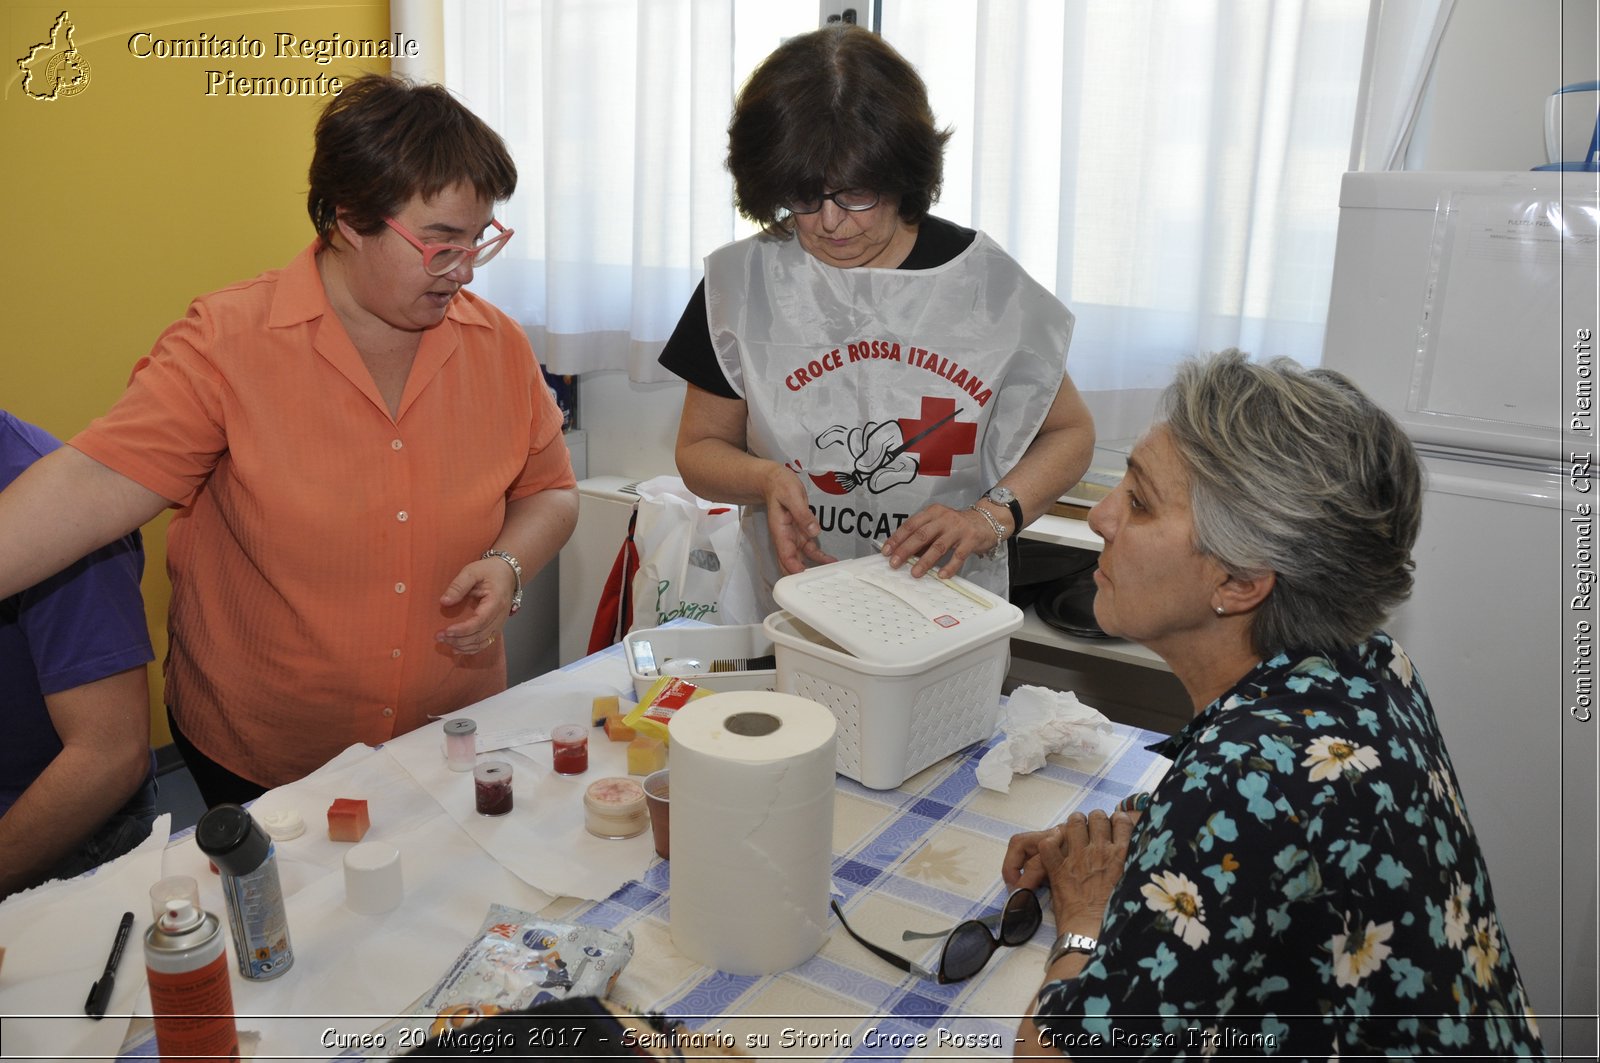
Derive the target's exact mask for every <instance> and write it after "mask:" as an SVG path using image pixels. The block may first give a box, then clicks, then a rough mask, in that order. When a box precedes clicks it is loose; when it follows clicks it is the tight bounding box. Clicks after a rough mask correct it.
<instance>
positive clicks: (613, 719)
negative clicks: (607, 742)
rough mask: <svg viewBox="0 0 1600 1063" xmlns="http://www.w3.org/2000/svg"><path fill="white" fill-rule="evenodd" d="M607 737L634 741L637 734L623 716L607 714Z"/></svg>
mask: <svg viewBox="0 0 1600 1063" xmlns="http://www.w3.org/2000/svg"><path fill="white" fill-rule="evenodd" d="M606 737H607V738H609V739H611V740H612V741H613V742H632V741H633V740H634V738H635V737H636V736H635V734H634V730H633V728H632V727H629V726H628V725H627V724H625V723H623V722H622V717H621V716H607V717H606Z"/></svg>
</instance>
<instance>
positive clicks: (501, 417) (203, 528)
mask: <svg viewBox="0 0 1600 1063" xmlns="http://www.w3.org/2000/svg"><path fill="white" fill-rule="evenodd" d="M315 250H316V247H315V245H313V246H312V247H310V248H307V249H306V250H305V251H304V252H302V253H301V255H300V256H299V257H298V258H296V259H295V260H294V261H293V262H292V263H290V265H289V266H288V267H287V268H285V269H282V270H274V271H271V272H268V273H264V274H262V275H261V276H259V277H256V278H255V279H253V280H250V281H246V282H244V283H242V284H238V285H234V286H233V287H230V288H225V289H223V290H222V291H219V292H214V293H212V294H210V295H206V296H202V297H201V298H199V299H196V300H195V301H194V302H193V303H192V304H191V305H190V307H189V312H188V314H187V315H186V316H185V317H184V318H183V319H182V320H181V321H178V322H177V323H175V324H174V325H172V326H171V327H170V328H168V329H167V330H166V332H164V333H163V334H162V336H161V338H160V339H159V340H158V341H157V342H156V346H155V349H154V350H153V351H152V352H151V354H150V355H149V356H148V357H146V358H144V359H141V360H140V361H139V363H138V364H137V365H136V366H135V367H134V370H133V376H132V379H131V380H130V382H129V384H128V390H127V391H126V392H125V393H124V395H123V396H122V398H121V399H119V400H118V402H117V404H116V405H115V406H113V407H112V408H111V410H110V411H109V412H108V413H107V414H106V415H105V416H104V417H101V418H99V419H98V420H96V421H95V422H94V423H93V424H91V425H90V426H89V427H88V428H86V429H85V430H84V431H83V432H81V433H79V434H78V435H77V436H76V437H74V438H73V439H72V440H71V445H72V446H73V447H76V448H77V449H78V450H80V451H82V452H83V453H85V454H87V455H88V456H89V457H91V458H94V459H95V460H97V461H99V462H102V463H103V464H105V465H108V466H110V467H111V468H112V469H115V470H116V471H117V472H120V473H122V474H123V475H124V476H127V477H129V478H130V479H132V480H134V481H136V482H138V483H139V484H141V485H143V486H144V487H146V488H148V489H150V490H152V491H154V492H156V493H157V494H159V495H161V496H163V497H165V498H168V499H171V500H172V501H173V504H174V506H175V507H176V508H177V509H178V513H177V515H176V516H175V517H174V518H173V520H172V523H171V526H170V529H169V532H168V561H167V569H168V573H169V575H170V576H171V579H172V606H171V611H170V614H169V617H168V626H169V635H170V650H169V654H168V658H167V694H166V696H167V703H168V705H170V706H171V708H172V711H173V714H174V716H175V717H176V719H177V721H178V725H179V726H180V727H181V728H182V729H183V732H184V734H185V736H187V737H188V738H189V739H190V740H191V741H193V743H194V744H195V746H196V747H197V748H198V749H199V750H200V751H201V752H203V753H205V754H206V755H207V756H208V757H210V758H212V759H213V760H215V761H216V762H217V763H219V764H221V765H222V766H224V767H226V768H228V769H229V770H230V771H232V772H234V773H235V774H238V775H241V776H243V777H245V778H247V779H251V780H254V781H255V782H257V783H260V784H262V785H266V786H277V785H281V784H283V783H286V782H290V781H292V780H294V779H298V778H300V777H301V776H303V775H306V774H308V773H309V772H311V771H313V770H314V769H316V768H317V767H318V766H319V765H321V764H323V763H325V762H326V761H327V760H328V759H329V758H331V757H333V756H334V755H335V754H337V753H338V752H339V751H340V750H342V749H344V748H345V747H347V746H349V745H351V744H352V743H356V742H364V743H367V744H377V743H380V742H383V741H386V740H387V739H390V738H392V737H394V736H395V735H398V734H402V733H404V732H406V731H409V730H411V729H412V728H415V727H419V726H421V725H422V724H423V723H425V722H426V720H427V716H428V714H430V713H434V714H437V713H442V712H448V711H451V710H453V709H458V708H461V707H462V706H464V705H468V704H471V703H472V702H474V701H478V700H479V699H481V698H484V697H487V696H489V695H491V694H494V693H496V692H498V691H500V690H502V689H504V688H505V681H506V668H505V655H504V648H503V646H502V645H501V644H500V643H499V642H496V643H495V645H494V646H493V647H491V649H490V650H486V651H484V652H483V653H479V654H477V655H475V656H472V657H459V658H458V657H454V656H453V655H452V654H451V652H450V651H449V649H448V648H447V647H445V646H443V645H442V644H439V643H436V642H435V641H434V635H435V633H436V632H438V631H439V630H440V629H441V628H443V627H445V626H446V625H447V624H449V623H450V622H452V619H453V616H452V615H447V614H446V613H445V611H444V610H443V609H442V608H441V607H440V605H439V596H440V595H441V594H443V593H444V590H445V588H446V587H447V586H448V585H449V583H450V581H451V580H452V579H454V578H455V576H456V575H457V573H459V572H460V571H461V569H462V567H463V566H465V565H466V564H468V563H469V562H471V561H474V560H476V559H477V558H478V557H479V555H480V554H482V553H483V551H484V550H486V549H488V548H489V547H490V546H492V545H493V543H494V540H495V538H496V536H497V535H498V534H499V532H500V529H501V527H502V525H503V523H504V520H505V510H506V503H507V501H509V500H515V499H518V498H522V497H525V496H527V495H531V494H534V493H536V492H538V491H543V490H547V489H552V488H569V487H572V486H574V483H575V481H574V479H573V475H572V466H571V462H570V461H569V459H568V457H567V450H566V447H565V445H564V444H563V442H562V439H561V415H560V411H559V410H558V409H557V407H556V405H555V402H554V400H553V399H552V398H551V395H550V392H549V389H548V388H547V387H546V386H545V384H544V380H543V378H542V376H541V375H540V372H539V366H538V363H537V361H536V360H535V358H534V354H533V350H532V348H531V347H530V346H529V344H528V340H527V337H526V335H525V334H524V333H523V331H522V329H521V328H519V327H518V326H517V325H516V323H515V322H513V321H512V320H511V319H510V318H508V317H506V316H505V315H504V314H503V313H501V312H500V311H499V310H497V309H496V308H495V307H493V306H491V305H490V304H489V303H487V302H485V301H483V300H481V299H479V298H477V297H475V296H473V295H472V294H470V293H469V292H467V291H462V292H460V293H459V294H458V295H457V296H456V297H455V299H454V300H452V301H451V303H450V307H449V311H448V313H447V314H446V316H445V320H444V321H443V322H442V323H441V324H439V325H438V326H437V327H435V328H432V329H429V330H428V331H427V332H425V333H424V334H423V337H422V343H421V346H420V347H419V349H418V351H417V355H416V360H415V362H414V363H413V365H412V368H411V375H410V377H409V379H407V381H406V386H405V393H404V395H403V396H402V398H401V401H400V412H399V415H398V417H395V416H391V415H390V413H389V408H388V406H387V405H386V404H385V403H384V401H383V398H382V397H381V396H380V395H379V393H378V389H377V386H376V384H375V383H374V382H373V379H372V375H371V373H369V372H368V371H367V368H366V366H365V364H363V362H362V360H361V356H360V355H359V354H358V353H357V351H356V349H355V346H354V345H353V344H352V343H351V341H350V338H349V336H348V335H347V334H346V333H345V330H344V327H343V325H342V324H341V323H340V321H339V318H338V316H337V315H336V314H335V313H334V311H333V308H332V306H330V305H329V303H328V298H327V295H326V294H325V293H324V291H323V287H322V281H321V278H320V277H319V275H318V272H317V267H316V257H315ZM527 575H529V576H531V575H532V573H527Z"/></svg>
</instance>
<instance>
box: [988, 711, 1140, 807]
mask: <svg viewBox="0 0 1600 1063" xmlns="http://www.w3.org/2000/svg"><path fill="white" fill-rule="evenodd" d="M1000 730H1001V731H1003V732H1005V738H1004V739H1002V740H1001V741H1000V742H999V743H997V744H996V745H995V747H994V748H993V749H991V750H989V752H987V753H985V754H984V755H983V759H982V760H980V761H978V785H979V786H982V787H984V788H985V789H987V790H998V791H1000V792H1001V793H1003V794H1006V793H1010V792H1011V776H1013V775H1027V774H1028V773H1029V772H1034V771H1038V770H1039V769H1040V768H1042V767H1044V762H1045V759H1046V758H1047V757H1049V756H1050V755H1051V754H1052V753H1059V754H1061V755H1063V756H1068V757H1073V756H1084V755H1088V754H1093V753H1096V752H1098V751H1099V749H1100V736H1101V735H1108V734H1110V733H1111V721H1110V720H1108V719H1106V717H1105V714H1104V713H1102V712H1101V711H1100V710H1098V709H1091V708H1089V706H1087V705H1085V704H1084V703H1083V702H1081V701H1079V700H1078V697H1077V695H1076V694H1073V693H1071V692H1070V691H1062V690H1050V689H1048V688H1046V687H1018V688H1017V689H1015V690H1013V691H1012V692H1011V698H1010V700H1008V701H1007V702H1006V704H1005V705H1004V706H1002V707H1001V709H1000Z"/></svg>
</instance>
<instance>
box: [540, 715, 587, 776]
mask: <svg viewBox="0 0 1600 1063" xmlns="http://www.w3.org/2000/svg"><path fill="white" fill-rule="evenodd" d="M550 759H551V764H552V765H553V766H554V767H555V770H556V774H557V775H582V774H583V773H584V772H586V771H588V770H589V729H588V728H587V727H580V726H578V725H577V724H575V723H564V724H562V725H561V726H560V727H556V728H553V729H552V730H551V732H550Z"/></svg>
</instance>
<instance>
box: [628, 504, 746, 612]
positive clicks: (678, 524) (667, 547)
mask: <svg viewBox="0 0 1600 1063" xmlns="http://www.w3.org/2000/svg"><path fill="white" fill-rule="evenodd" d="M638 491H639V507H638V512H639V515H638V521H637V524H636V525H635V527H634V532H633V540H634V543H635V545H636V546H637V547H638V550H639V571H638V573H637V574H636V575H635V576H634V578H633V625H632V627H631V628H630V629H629V630H632V631H637V630H639V629H640V628H648V627H659V626H661V625H662V624H665V623H666V622H667V621H669V620H676V619H678V618H679V617H685V618H687V619H690V620H701V621H704V622H705V623H708V624H729V623H749V622H750V621H749V620H748V619H747V618H748V617H749V616H750V615H751V614H752V613H753V612H754V611H755V594H754V592H753V589H752V586H751V582H750V570H749V566H748V565H747V564H746V563H745V560H744V559H743V558H742V556H741V553H740V532H739V507H737V506H730V505H725V504H722V503H719V502H707V501H706V500H705V499H702V498H699V497H696V496H695V494H694V493H693V492H691V491H690V490H689V489H688V488H687V487H685V486H684V484H683V481H682V480H680V479H679V478H678V477H676V476H658V477H656V478H655V479H653V480H646V481H645V482H643V483H641V484H640V485H639V487H638ZM758 619H759V618H758Z"/></svg>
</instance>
